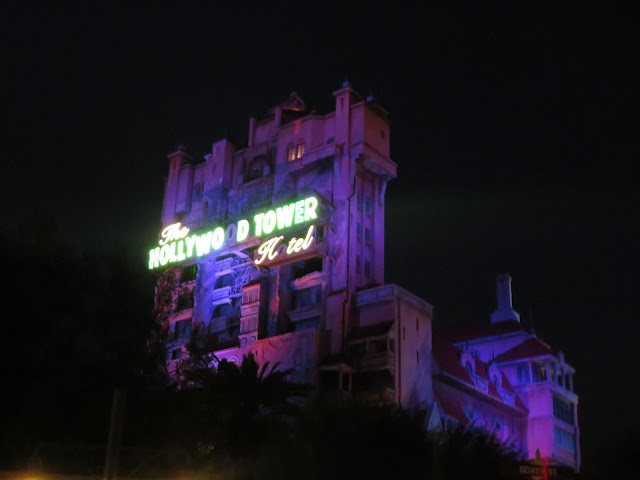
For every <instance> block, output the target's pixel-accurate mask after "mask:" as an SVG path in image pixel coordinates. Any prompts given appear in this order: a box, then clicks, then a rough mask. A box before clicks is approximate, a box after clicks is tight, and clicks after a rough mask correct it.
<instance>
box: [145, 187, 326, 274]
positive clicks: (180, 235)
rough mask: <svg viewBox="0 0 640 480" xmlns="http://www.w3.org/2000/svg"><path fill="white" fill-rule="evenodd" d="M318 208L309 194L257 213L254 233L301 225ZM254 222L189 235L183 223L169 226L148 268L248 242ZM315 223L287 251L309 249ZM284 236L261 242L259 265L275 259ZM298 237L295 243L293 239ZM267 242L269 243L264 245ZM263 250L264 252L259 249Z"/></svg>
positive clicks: (151, 256) (153, 253) (267, 232)
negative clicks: (303, 236) (305, 234)
mask: <svg viewBox="0 0 640 480" xmlns="http://www.w3.org/2000/svg"><path fill="white" fill-rule="evenodd" d="M317 208H318V199H317V198H316V197H308V198H305V199H304V200H298V201H296V202H293V203H290V204H288V205H283V206H282V207H278V208H276V209H273V210H267V211H266V212H261V213H258V214H257V215H255V216H254V217H253V222H254V230H253V232H254V236H256V237H260V236H262V235H269V234H270V233H272V232H273V231H274V230H276V231H279V230H283V229H286V228H289V227H291V226H294V225H300V224H303V223H306V222H309V221H311V220H315V219H316V218H318V216H317V214H316V209H317ZM250 230H251V225H250V223H249V221H248V220H245V219H243V220H239V221H238V222H237V223H232V224H229V225H228V226H227V228H226V229H224V228H222V227H216V228H214V229H213V230H210V231H208V232H205V233H202V234H195V235H189V228H188V227H183V226H182V225H181V224H180V223H174V224H173V225H169V226H168V227H166V228H165V229H164V230H162V232H161V233H160V237H161V238H160V241H159V242H158V243H159V245H160V246H159V247H155V248H153V249H151V250H150V251H149V269H150V270H151V269H154V268H157V267H160V266H165V265H167V264H169V263H176V262H181V261H183V260H187V259H189V258H193V257H194V256H196V257H202V256H204V255H207V254H208V253H209V252H211V251H216V250H220V249H221V248H222V247H223V246H225V245H233V244H237V243H241V242H243V241H245V240H246V239H247V238H248V237H249V233H250ZM313 230H314V227H313V225H312V226H311V227H309V230H308V232H307V236H306V237H305V239H301V238H295V237H294V238H293V239H291V241H290V242H289V246H286V251H285V253H286V254H287V255H289V254H291V253H297V252H299V251H301V250H306V249H307V248H309V246H310V245H311V244H312V243H313V240H314V238H315V236H314V235H313ZM282 239H284V236H278V237H274V238H271V239H270V240H267V241H266V242H264V243H263V244H262V245H260V247H259V249H258V252H259V255H262V253H263V252H267V253H265V254H264V255H263V256H262V259H261V260H260V261H259V262H258V261H256V264H258V265H259V264H260V263H262V261H264V259H265V258H269V259H270V260H271V259H273V258H275V257H276V256H277V255H279V254H280V253H282V252H281V249H282V247H283V246H285V245H284V244H283V245H280V246H278V243H279V242H280V241H281V240H282ZM294 240H295V242H294ZM265 245H268V246H265ZM261 250H262V252H260V251H261Z"/></svg>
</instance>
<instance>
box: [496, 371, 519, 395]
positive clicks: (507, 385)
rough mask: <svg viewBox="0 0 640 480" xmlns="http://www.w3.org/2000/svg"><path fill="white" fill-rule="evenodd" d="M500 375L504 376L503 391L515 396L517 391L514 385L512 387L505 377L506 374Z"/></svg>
mask: <svg viewBox="0 0 640 480" xmlns="http://www.w3.org/2000/svg"><path fill="white" fill-rule="evenodd" d="M500 374H501V375H502V389H503V390H506V391H507V392H509V393H513V394H514V395H515V393H516V391H515V390H514V389H513V385H511V382H510V381H509V379H508V378H507V377H506V376H505V374H504V373H502V372H500Z"/></svg>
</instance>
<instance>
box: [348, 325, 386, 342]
mask: <svg viewBox="0 0 640 480" xmlns="http://www.w3.org/2000/svg"><path fill="white" fill-rule="evenodd" d="M391 325H393V321H390V322H382V323H376V324H375V325H367V326H366V327H354V328H352V329H351V333H350V334H349V340H359V339H362V338H367V337H376V336H380V335H385V334H386V333H387V332H388V331H389V329H390V328H391Z"/></svg>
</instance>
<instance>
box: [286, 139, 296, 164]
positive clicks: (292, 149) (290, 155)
mask: <svg viewBox="0 0 640 480" xmlns="http://www.w3.org/2000/svg"><path fill="white" fill-rule="evenodd" d="M295 159H296V146H295V145H294V144H293V143H290V144H289V145H287V160H288V161H289V162H293V161H294V160H295Z"/></svg>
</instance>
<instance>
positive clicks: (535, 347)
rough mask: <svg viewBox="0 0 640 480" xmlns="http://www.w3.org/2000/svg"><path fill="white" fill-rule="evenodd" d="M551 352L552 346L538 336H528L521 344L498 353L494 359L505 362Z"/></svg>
mask: <svg viewBox="0 0 640 480" xmlns="http://www.w3.org/2000/svg"><path fill="white" fill-rule="evenodd" d="M551 354H552V352H551V348H550V347H549V345H547V344H546V343H544V342H543V341H542V340H539V339H538V338H528V339H526V340H525V341H524V342H522V343H521V344H520V345H516V346H515V347H513V348H512V349H510V350H507V351H506V352H504V353H502V354H500V355H498V356H497V357H496V358H495V359H494V362H497V363H503V362H510V361H512V360H519V359H521V358H532V357H539V356H542V355H551Z"/></svg>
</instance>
